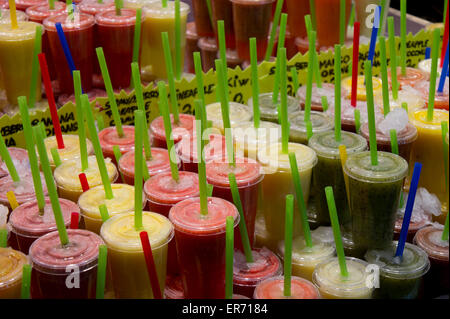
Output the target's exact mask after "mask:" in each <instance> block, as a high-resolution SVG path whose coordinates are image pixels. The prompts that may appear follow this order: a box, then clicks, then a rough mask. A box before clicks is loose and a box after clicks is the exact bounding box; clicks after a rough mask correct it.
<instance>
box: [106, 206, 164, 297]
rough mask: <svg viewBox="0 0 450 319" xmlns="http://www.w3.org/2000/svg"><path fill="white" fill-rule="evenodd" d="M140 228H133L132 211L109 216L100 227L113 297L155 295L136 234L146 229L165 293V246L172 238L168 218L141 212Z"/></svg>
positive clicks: (159, 279)
mask: <svg viewBox="0 0 450 319" xmlns="http://www.w3.org/2000/svg"><path fill="white" fill-rule="evenodd" d="M142 224H143V229H141V230H136V229H135V227H134V212H129V213H124V214H119V215H116V216H113V217H111V218H110V219H108V221H106V222H105V223H104V224H103V226H102V228H101V231H100V232H101V236H102V238H103V240H104V241H105V243H106V245H107V247H108V262H109V263H110V267H111V274H112V278H113V279H114V280H113V286H114V291H115V294H116V298H119V299H121V298H126V299H129V298H132V299H142V298H145V299H147V298H154V297H153V291H152V288H151V284H150V279H149V276H148V272H147V264H146V262H145V257H144V252H143V250H142V244H141V240H140V237H139V233H140V232H141V231H146V232H147V233H148V237H149V240H150V245H151V247H152V254H153V259H154V261H155V268H156V273H157V275H158V281H159V285H160V288H161V294H163V293H164V286H165V282H166V265H167V246H168V244H169V243H170V241H171V240H172V238H173V226H172V224H171V223H170V222H169V220H168V219H167V218H166V217H164V216H162V215H160V214H156V213H151V212H143V213H142Z"/></svg>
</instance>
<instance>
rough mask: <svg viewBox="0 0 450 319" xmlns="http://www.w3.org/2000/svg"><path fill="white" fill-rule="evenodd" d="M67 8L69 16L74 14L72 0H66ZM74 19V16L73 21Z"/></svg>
mask: <svg viewBox="0 0 450 319" xmlns="http://www.w3.org/2000/svg"><path fill="white" fill-rule="evenodd" d="M66 8H67V11H68V14H69V16H70V15H73V6H72V0H66ZM73 19H74V17H72V21H73Z"/></svg>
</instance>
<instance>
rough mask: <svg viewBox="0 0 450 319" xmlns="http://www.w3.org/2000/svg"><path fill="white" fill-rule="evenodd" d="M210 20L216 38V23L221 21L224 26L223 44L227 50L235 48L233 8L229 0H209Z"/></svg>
mask: <svg viewBox="0 0 450 319" xmlns="http://www.w3.org/2000/svg"><path fill="white" fill-rule="evenodd" d="M211 6H212V18H213V23H214V31H215V33H216V39H218V36H217V21H219V20H223V21H224V25H225V43H226V47H227V48H228V49H235V48H236V39H235V36H234V27H235V25H234V22H233V7H232V5H231V0H211Z"/></svg>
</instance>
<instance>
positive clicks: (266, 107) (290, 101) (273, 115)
mask: <svg viewBox="0 0 450 319" xmlns="http://www.w3.org/2000/svg"><path fill="white" fill-rule="evenodd" d="M272 96H273V93H262V94H259V112H260V117H261V120H262V121H269V122H274V123H279V120H278V109H277V105H278V104H279V103H281V99H280V96H278V100H277V104H276V105H274V104H273V102H272ZM247 105H248V107H249V108H250V109H251V110H253V97H251V98H250V99H249V100H248V102H247ZM287 109H288V114H291V113H293V112H295V111H299V110H300V108H299V105H298V101H297V100H296V99H295V98H293V97H292V96H289V95H288V96H287Z"/></svg>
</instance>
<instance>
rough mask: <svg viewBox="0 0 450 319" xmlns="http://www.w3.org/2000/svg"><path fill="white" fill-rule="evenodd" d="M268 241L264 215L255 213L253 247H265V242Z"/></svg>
mask: <svg viewBox="0 0 450 319" xmlns="http://www.w3.org/2000/svg"><path fill="white" fill-rule="evenodd" d="M269 241H270V236H269V233H268V232H267V229H266V221H265V220H264V215H263V214H262V213H261V214H260V213H258V214H257V215H256V222H255V247H257V248H263V247H267V246H268V244H267V242H269Z"/></svg>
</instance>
